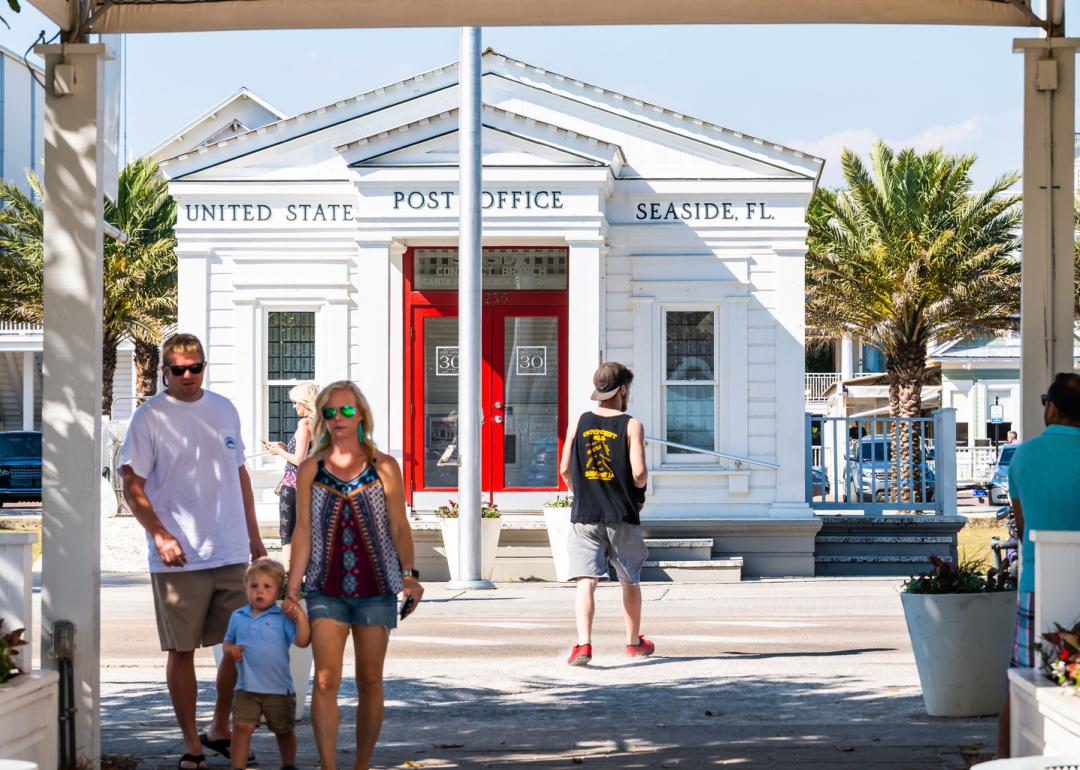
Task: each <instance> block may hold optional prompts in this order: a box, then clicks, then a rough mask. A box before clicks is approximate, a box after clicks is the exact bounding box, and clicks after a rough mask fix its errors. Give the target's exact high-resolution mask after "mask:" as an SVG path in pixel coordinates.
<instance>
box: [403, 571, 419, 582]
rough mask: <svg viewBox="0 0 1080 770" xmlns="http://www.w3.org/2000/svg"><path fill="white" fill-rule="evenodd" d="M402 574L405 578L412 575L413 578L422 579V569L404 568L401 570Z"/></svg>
mask: <svg viewBox="0 0 1080 770" xmlns="http://www.w3.org/2000/svg"><path fill="white" fill-rule="evenodd" d="M401 576H402V577H403V578H407V577H411V578H416V579H417V580H419V579H420V570H418V569H403V570H401Z"/></svg>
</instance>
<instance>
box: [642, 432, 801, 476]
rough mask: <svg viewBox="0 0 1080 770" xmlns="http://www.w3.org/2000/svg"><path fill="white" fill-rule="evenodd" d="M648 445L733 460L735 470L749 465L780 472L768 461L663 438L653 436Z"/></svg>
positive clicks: (647, 438) (776, 466)
mask: <svg viewBox="0 0 1080 770" xmlns="http://www.w3.org/2000/svg"><path fill="white" fill-rule="evenodd" d="M645 443H646V444H662V445H663V446H670V447H675V448H676V449H682V450H683V451H684V452H697V453H699V454H703V455H711V456H712V457H719V458H720V459H722V460H731V461H732V462H734V463H735V470H742V464H743V463H746V464H748V465H760V466H761V467H762V468H771V469H772V470H774V471H778V470H780V466H779V465H777V464H776V463H773V462H769V461H768V460H755V459H754V458H752V457H740V456H739V455H730V454H728V453H727V452H714V451H713V450H711V449H702V448H700V447H696V446H689V445H687V444H677V443H675V442H674V441H667V440H665V439H662V438H654V437H652V436H646V437H645Z"/></svg>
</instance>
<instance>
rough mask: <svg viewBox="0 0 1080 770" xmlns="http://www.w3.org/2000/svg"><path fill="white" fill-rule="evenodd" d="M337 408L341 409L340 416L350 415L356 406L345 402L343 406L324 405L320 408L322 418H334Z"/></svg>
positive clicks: (354, 412) (354, 411)
mask: <svg viewBox="0 0 1080 770" xmlns="http://www.w3.org/2000/svg"><path fill="white" fill-rule="evenodd" d="M339 410H340V411H341V416H342V417H352V416H353V415H354V414H356V407H355V406H353V405H352V404H345V405H344V406H341V407H334V406H324V407H323V408H322V416H323V419H324V420H332V419H334V415H336V414H337V413H338V411H339Z"/></svg>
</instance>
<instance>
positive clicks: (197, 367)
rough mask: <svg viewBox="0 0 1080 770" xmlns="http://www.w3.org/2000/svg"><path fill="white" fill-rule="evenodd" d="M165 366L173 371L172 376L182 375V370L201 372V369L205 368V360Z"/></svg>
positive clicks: (194, 372)
mask: <svg viewBox="0 0 1080 770" xmlns="http://www.w3.org/2000/svg"><path fill="white" fill-rule="evenodd" d="M166 368H168V370H169V371H170V372H172V373H173V376H174V377H183V376H184V372H191V373H192V374H202V370H203V369H205V368H206V362H205V361H200V362H199V363H197V364H188V365H187V366H176V365H175V364H166Z"/></svg>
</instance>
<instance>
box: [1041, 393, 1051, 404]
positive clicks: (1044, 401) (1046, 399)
mask: <svg viewBox="0 0 1080 770" xmlns="http://www.w3.org/2000/svg"><path fill="white" fill-rule="evenodd" d="M1040 398H1042V404H1043V406H1046V402H1047V401H1049V400H1050V397H1049V396H1048V395H1046V394H1045V393H1043V394H1042V396H1040Z"/></svg>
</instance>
